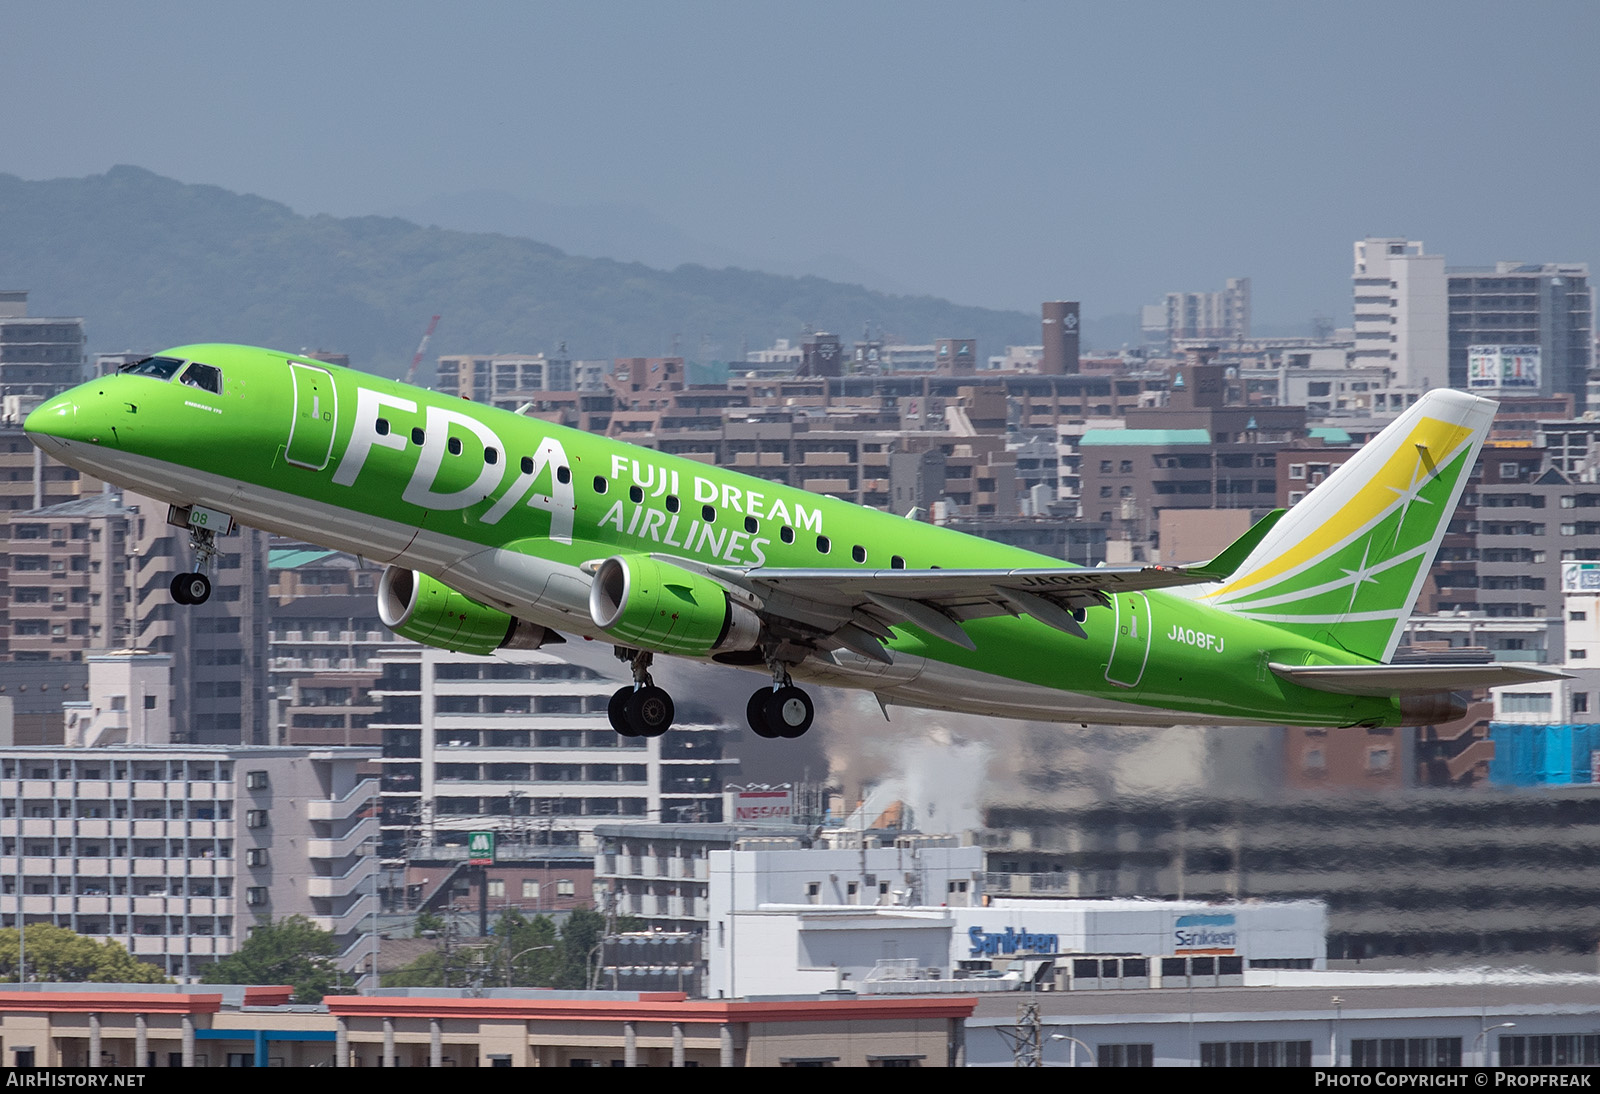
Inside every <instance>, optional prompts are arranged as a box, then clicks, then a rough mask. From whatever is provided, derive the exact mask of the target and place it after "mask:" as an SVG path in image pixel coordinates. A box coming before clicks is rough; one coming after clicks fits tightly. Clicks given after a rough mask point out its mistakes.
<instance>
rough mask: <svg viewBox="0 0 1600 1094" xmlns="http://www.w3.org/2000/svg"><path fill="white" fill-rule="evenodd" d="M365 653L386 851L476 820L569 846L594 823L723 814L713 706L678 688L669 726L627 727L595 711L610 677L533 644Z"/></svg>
mask: <svg viewBox="0 0 1600 1094" xmlns="http://www.w3.org/2000/svg"><path fill="white" fill-rule="evenodd" d="M372 664H373V665H374V667H377V668H379V669H380V670H381V675H380V676H379V678H378V682H377V686H376V687H374V688H373V689H372V692H371V695H372V697H373V698H374V699H375V700H376V701H377V702H379V703H381V704H382V713H381V714H379V715H377V716H376V717H375V718H374V719H373V721H372V723H371V725H372V727H373V728H375V729H378V730H381V731H382V734H383V760H382V764H383V829H384V830H383V854H384V855H385V857H397V856H399V855H401V854H402V853H404V852H405V851H406V849H407V848H408V846H409V847H411V848H413V849H414V848H417V847H419V846H428V847H432V846H438V845H444V844H464V843H465V841H466V838H467V833H468V832H470V831H475V830H479V829H493V830H497V831H499V832H500V833H501V840H502V842H505V843H508V844H511V845H516V844H519V843H520V844H528V845H532V846H538V847H561V846H566V847H574V848H576V847H592V846H593V832H594V826H595V825H596V824H598V823H602V822H614V821H617V820H620V819H627V818H631V819H634V820H639V821H663V822H679V821H682V822H689V821H718V820H721V819H722V816H721V813H722V780H723V775H724V773H725V772H726V771H727V770H729V769H730V767H732V766H733V765H734V764H736V763H737V761H736V760H733V759H731V758H725V757H724V756H723V753H722V732H723V730H722V727H721V725H719V724H717V720H716V718H715V716H714V715H713V714H712V712H711V711H709V710H706V709H703V708H699V707H698V706H691V705H689V704H688V702H687V700H686V701H685V702H684V703H681V704H680V705H679V708H678V718H679V724H678V725H675V726H674V727H673V730H672V732H671V733H669V734H667V735H666V736H664V737H656V738H650V739H646V738H643V737H633V738H628V737H622V736H619V735H618V734H617V733H616V731H615V730H613V729H612V728H611V723H610V721H609V720H608V719H607V717H606V705H607V703H608V702H609V700H610V698H611V694H612V692H614V691H615V690H616V689H617V686H618V682H617V681H616V680H608V679H606V678H604V677H602V676H601V675H600V674H599V673H597V672H595V671H594V670H592V669H589V668H585V667H583V666H580V665H574V664H568V663H567V662H564V661H562V660H561V659H560V658H559V657H557V656H554V655H551V654H548V653H545V652H543V651H540V652H537V653H529V654H526V655H519V659H518V662H516V663H512V662H509V661H503V660H499V659H491V658H484V657H475V656H473V655H471V654H464V653H450V652H448V651H446V650H440V649H434V648H433V647H424V646H410V647H405V646H396V647H394V648H391V649H390V650H388V651H386V652H385V653H384V654H382V655H381V656H379V657H377V658H374V659H373V662H372Z"/></svg>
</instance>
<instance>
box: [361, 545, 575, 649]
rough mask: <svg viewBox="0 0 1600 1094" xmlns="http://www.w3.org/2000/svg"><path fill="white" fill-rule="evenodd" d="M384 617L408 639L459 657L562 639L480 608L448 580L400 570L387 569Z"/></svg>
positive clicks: (381, 585)
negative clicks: (453, 587) (448, 651)
mask: <svg viewBox="0 0 1600 1094" xmlns="http://www.w3.org/2000/svg"><path fill="white" fill-rule="evenodd" d="M378 618H379V619H382V620H383V624H384V626H386V627H388V628H389V629H390V630H392V631H394V633H395V634H398V635H400V636H401V637H402V638H409V639H411V640H412V641H413V642H421V643H423V644H424V645H428V646H438V647H439V648H440V649H446V650H451V651H452V652H455V653H477V654H489V653H493V652H494V651H495V650H506V649H510V650H536V649H538V648H539V647H540V646H542V645H544V644H545V643H546V642H550V641H557V640H559V636H558V635H555V634H553V633H552V632H551V631H548V630H546V629H545V628H543V627H541V626H539V625H537V624H535V623H529V622H528V621H526V620H523V619H518V618H516V617H515V616H513V615H508V614H507V613H505V612H503V611H500V610H499V609H498V608H490V607H487V606H485V605H483V604H479V603H478V602H477V601H476V600H473V599H472V598H471V597H470V596H467V595H466V594H465V593H458V592H456V591H455V590H454V589H452V588H451V587H450V586H448V585H446V584H444V582H442V581H438V580H436V579H434V578H431V577H429V576H428V575H427V574H419V573H417V572H416V571H415V570H407V569H403V568H401V567H399V566H390V567H389V568H388V569H386V570H384V571H383V577H382V578H381V579H380V580H379V581H378Z"/></svg>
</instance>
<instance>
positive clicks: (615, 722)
mask: <svg viewBox="0 0 1600 1094" xmlns="http://www.w3.org/2000/svg"><path fill="white" fill-rule="evenodd" d="M632 698H633V686H632V685H631V684H630V685H629V686H628V687H625V688H618V689H617V690H616V691H614V692H612V694H611V701H610V702H608V703H607V704H606V717H607V718H609V719H610V720H611V728H612V729H614V730H616V731H617V736H618V737H637V736H639V734H638V732H637V731H636V730H635V729H634V728H633V726H632V725H630V724H629V723H628V700H629V699H632Z"/></svg>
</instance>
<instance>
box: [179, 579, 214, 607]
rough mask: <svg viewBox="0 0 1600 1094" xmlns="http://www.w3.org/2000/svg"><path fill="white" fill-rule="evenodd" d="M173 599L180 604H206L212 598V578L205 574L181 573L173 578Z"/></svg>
mask: <svg viewBox="0 0 1600 1094" xmlns="http://www.w3.org/2000/svg"><path fill="white" fill-rule="evenodd" d="M172 599H174V600H176V601H177V602H178V603H179V604H204V603H205V602H206V601H208V600H210V599H211V579H210V578H208V577H207V576H206V575H205V574H179V575H178V576H177V577H175V578H173V579H172Z"/></svg>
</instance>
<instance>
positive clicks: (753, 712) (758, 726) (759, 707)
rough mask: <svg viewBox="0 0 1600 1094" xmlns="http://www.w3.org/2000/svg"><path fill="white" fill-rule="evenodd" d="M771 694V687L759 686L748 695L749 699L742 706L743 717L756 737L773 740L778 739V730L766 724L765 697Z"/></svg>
mask: <svg viewBox="0 0 1600 1094" xmlns="http://www.w3.org/2000/svg"><path fill="white" fill-rule="evenodd" d="M771 695H772V689H771V688H761V689H760V690H758V691H757V692H756V693H755V694H754V695H752V696H750V701H749V702H748V703H746V704H745V707H744V717H745V721H747V722H749V723H750V729H751V731H752V732H754V733H755V735H756V736H757V737H764V738H766V739H767V740H769V741H775V740H777V739H778V731H777V730H775V729H772V728H771V727H769V726H768V725H767V699H768V697H769V696H771Z"/></svg>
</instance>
